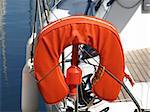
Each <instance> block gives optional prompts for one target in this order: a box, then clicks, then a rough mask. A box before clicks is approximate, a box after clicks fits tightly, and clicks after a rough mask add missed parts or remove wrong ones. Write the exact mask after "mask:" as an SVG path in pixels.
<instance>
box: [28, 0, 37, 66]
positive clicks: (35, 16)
mask: <svg viewBox="0 0 150 112" xmlns="http://www.w3.org/2000/svg"><path fill="white" fill-rule="evenodd" d="M37 9H38V1H37V0H36V3H35V15H34V22H33V32H32V39H33V41H32V47H31V54H30V55H31V63H33V55H34V43H35V42H34V34H35V33H36V21H37Z"/></svg>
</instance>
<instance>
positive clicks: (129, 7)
mask: <svg viewBox="0 0 150 112" xmlns="http://www.w3.org/2000/svg"><path fill="white" fill-rule="evenodd" d="M141 1H142V0H139V1H138V2H137V3H135V4H133V5H132V6H125V5H124V4H122V3H121V2H120V1H119V0H116V2H117V3H118V4H119V5H120V6H121V7H122V8H125V9H132V8H134V7H136V6H137V5H138V4H139V3H140V2H141Z"/></svg>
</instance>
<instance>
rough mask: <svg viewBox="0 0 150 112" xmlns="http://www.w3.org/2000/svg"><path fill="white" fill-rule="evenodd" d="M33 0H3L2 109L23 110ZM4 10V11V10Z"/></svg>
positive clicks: (0, 37)
mask: <svg viewBox="0 0 150 112" xmlns="http://www.w3.org/2000/svg"><path fill="white" fill-rule="evenodd" d="M32 2H33V0H0V83H1V84H0V111H3V112H8V111H15V112H16V111H20V110H21V77H22V76H21V74H22V68H23V66H24V64H25V48H26V42H27V40H28V38H29V36H30V32H31V23H32V10H33V9H32V4H33V3H32ZM2 10H3V12H2Z"/></svg>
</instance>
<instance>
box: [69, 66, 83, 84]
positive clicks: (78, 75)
mask: <svg viewBox="0 0 150 112" xmlns="http://www.w3.org/2000/svg"><path fill="white" fill-rule="evenodd" d="M81 81H82V71H81V69H80V68H79V67H77V66H74V65H72V66H70V67H69V68H68V70H67V75H66V83H67V84H68V85H79V84H81Z"/></svg>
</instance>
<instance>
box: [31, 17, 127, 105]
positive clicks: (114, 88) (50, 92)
mask: <svg viewBox="0 0 150 112" xmlns="http://www.w3.org/2000/svg"><path fill="white" fill-rule="evenodd" d="M75 39H76V41H74V40H75ZM72 44H86V45H89V46H91V47H92V48H94V49H95V50H96V51H97V52H98V54H99V56H100V63H101V65H102V66H104V67H105V68H106V69H107V70H109V71H110V72H111V73H112V74H114V75H115V76H116V77H117V78H118V79H119V80H120V81H123V77H124V75H125V73H124V68H125V65H124V55H123V50H122V46H121V43H120V39H119V35H118V33H117V31H116V29H115V28H114V27H113V26H112V25H111V24H110V23H108V22H106V21H104V20H101V19H97V18H94V17H89V16H70V17H66V18H64V19H60V20H57V21H56V22H53V23H51V24H49V25H48V26H46V27H45V28H44V29H43V30H42V31H41V32H40V34H39V36H38V42H37V46H36V49H35V55H34V73H35V78H36V79H37V80H38V81H39V82H38V87H39V89H40V92H41V94H42V96H43V97H44V100H45V102H46V103H48V104H53V103H57V102H59V101H61V100H62V99H63V98H65V97H66V96H67V95H68V93H69V89H68V86H67V84H66V82H65V79H64V75H63V73H62V71H61V68H60V67H59V66H57V65H58V63H59V58H60V55H61V53H62V52H63V50H64V49H65V48H66V47H67V46H69V45H72ZM98 71H99V70H98ZM101 71H102V72H103V74H102V75H101V76H100V78H99V79H98V80H97V81H95V82H94V84H93V86H92V91H93V92H94V93H95V95H97V96H98V97H100V98H101V99H105V100H109V101H113V100H115V99H116V98H117V96H118V94H119V92H120V89H121V85H119V84H118V83H117V82H116V81H115V80H114V79H112V78H111V77H110V76H109V75H108V74H107V73H106V72H104V71H103V70H101ZM97 73H98V72H97Z"/></svg>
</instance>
